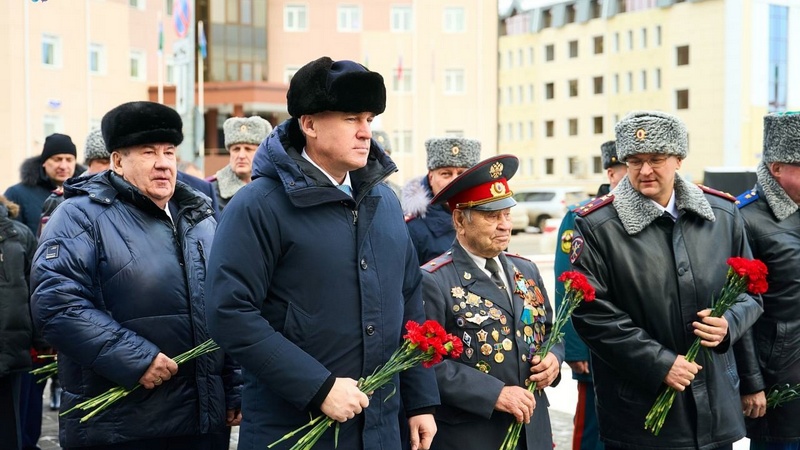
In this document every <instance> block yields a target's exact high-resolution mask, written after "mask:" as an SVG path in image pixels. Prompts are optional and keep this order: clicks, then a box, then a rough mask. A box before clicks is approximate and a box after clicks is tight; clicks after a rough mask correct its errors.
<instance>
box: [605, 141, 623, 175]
mask: <svg viewBox="0 0 800 450" xmlns="http://www.w3.org/2000/svg"><path fill="white" fill-rule="evenodd" d="M600 153H601V155H602V159H603V169H608V168H609V167H612V166H615V165H617V164H625V163H623V162H622V161H620V160H619V157H618V156H617V142H616V141H608V142H603V144H602V145H601V146H600Z"/></svg>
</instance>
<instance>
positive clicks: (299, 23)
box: [283, 5, 308, 31]
mask: <svg viewBox="0 0 800 450" xmlns="http://www.w3.org/2000/svg"><path fill="white" fill-rule="evenodd" d="M307 29H308V12H307V11H306V5H286V6H284V7H283V31H306V30H307Z"/></svg>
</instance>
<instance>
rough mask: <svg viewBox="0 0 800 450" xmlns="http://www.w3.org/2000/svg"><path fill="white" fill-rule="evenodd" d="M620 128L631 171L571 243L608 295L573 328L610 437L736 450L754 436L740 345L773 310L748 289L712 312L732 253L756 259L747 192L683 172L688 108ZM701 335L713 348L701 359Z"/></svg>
mask: <svg viewBox="0 0 800 450" xmlns="http://www.w3.org/2000/svg"><path fill="white" fill-rule="evenodd" d="M616 136H617V139H616V140H617V152H618V155H619V159H620V160H621V161H623V162H625V163H626V164H627V166H628V176H627V177H625V178H623V179H622V181H620V183H619V184H618V185H617V187H616V189H614V191H613V192H612V193H611V194H609V195H607V196H604V197H600V198H598V199H596V200H595V201H593V202H590V203H589V204H587V205H586V206H585V207H583V208H581V209H580V210H578V211H577V214H578V217H577V218H576V220H575V237H574V238H573V240H572V245H571V250H570V261H571V262H572V264H573V267H574V268H575V270H578V271H580V272H582V273H584V274H585V275H586V276H587V277H588V279H589V282H590V283H591V284H592V286H594V288H595V290H596V292H597V298H596V300H595V301H593V302H589V303H583V304H582V305H580V306H579V307H578V308H577V309H576V310H575V313H574V314H573V325H574V326H575V330H576V331H577V332H578V335H579V336H580V337H581V338H582V339H583V340H584V342H585V343H586V345H588V346H589V349H590V350H591V352H592V372H593V376H594V384H595V393H596V395H597V405H596V406H597V415H598V419H599V423H600V438H601V439H602V440H603V441H604V443H605V445H606V448H607V449H619V448H650V449H667V448H683V449H693V448H696V449H709V450H710V449H730V448H731V446H732V443H733V442H735V441H738V440H739V439H741V438H742V437H744V434H745V426H744V417H743V415H742V408H741V404H740V401H739V395H738V391H737V386H738V385H739V380H738V379H736V378H737V376H736V369H735V364H734V362H733V361H734V351H733V345H734V344H735V343H736V342H737V341H738V340H739V339H740V338H741V337H742V336H744V335H746V333H747V331H748V329H749V328H750V327H751V326H752V324H753V323H755V321H756V319H757V318H758V317H759V316H760V315H761V312H762V308H761V302H760V299H759V298H758V297H757V296H756V297H755V298H753V297H751V296H749V295H743V296H742V297H741V301H740V302H739V303H737V304H735V305H734V306H733V307H731V308H730V309H729V310H728V311H727V312H726V313H725V314H724V315H723V316H722V317H718V318H715V317H710V315H709V314H710V312H711V309H710V306H711V300H712V298H713V297H714V296H715V294H716V293H718V292H719V290H720V288H721V287H722V286H723V285H724V283H725V280H726V275H727V272H728V265H727V264H726V260H727V258H729V257H734V256H740V257H745V258H749V257H750V256H751V254H750V247H749V245H748V243H747V239H746V236H745V232H744V224H743V222H742V219H741V217H740V215H739V211H738V209H737V208H736V205H735V204H734V200H735V199H734V198H733V197H731V196H730V195H727V194H724V193H721V192H719V191H715V190H712V189H709V188H705V187H702V186H697V185H695V184H693V183H690V182H689V181H687V180H685V179H684V178H682V177H681V176H680V175H678V173H677V171H678V169H679V168H680V166H681V163H682V161H683V159H684V158H686V155H687V151H688V135H687V132H686V128H685V126H684V124H683V122H681V121H680V119H678V118H677V117H674V116H672V115H669V114H665V113H662V112H658V111H636V112H633V113H631V114H629V115H628V116H627V117H625V118H624V119H623V120H622V121H621V122H619V123H618V124H617V126H616ZM695 337H700V339H701V345H702V346H703V347H704V348H705V349H707V350H708V351H705V352H700V354H699V355H698V357H697V360H696V361H695V362H689V361H687V360H686V358H685V356H684V355H686V353H687V351H688V349H689V346H690V345H691V344H692V342H693V341H694V339H695ZM732 378H733V379H732ZM747 381H748V380H742V383H746V382H747ZM668 387H669V388H673V389H675V390H677V391H678V394H677V396H676V397H675V402H674V404H673V405H672V408H671V410H670V412H669V416H668V417H667V420H666V422H665V423H664V426H663V428H662V429H661V431H660V433H659V434H658V435H657V436H656V435H654V434H652V433H651V432H650V431H648V430H646V429H645V428H644V427H643V426H642V425H643V424H644V421H645V417H646V416H647V413H648V411H649V410H650V408H651V406H652V405H653V403H654V402H655V400H656V397H657V396H658V395H659V393H660V392H662V391H663V390H664V389H667V388H668Z"/></svg>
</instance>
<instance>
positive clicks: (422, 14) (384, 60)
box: [0, 0, 498, 190]
mask: <svg viewBox="0 0 800 450" xmlns="http://www.w3.org/2000/svg"><path fill="white" fill-rule="evenodd" d="M182 1H183V0H83V1H69V2H67V1H53V0H51V1H45V0H24V1H13V2H6V3H5V4H4V6H2V7H0V11H2V13H0V26H2V30H4V31H2V33H4V34H3V35H4V36H6V38H5V39H4V40H3V42H5V45H3V46H1V47H0V49H1V50H0V64H3V65H4V66H5V67H6V70H4V71H2V73H0V86H6V88H5V90H3V91H2V93H0V98H1V99H2V104H3V105H4V108H2V110H0V132H2V135H3V136H4V139H3V140H2V142H0V160H2V162H3V164H0V176H2V178H0V190H4V189H5V188H6V187H8V186H10V185H11V184H14V183H16V182H17V180H18V167H19V165H20V164H21V162H22V161H23V160H24V159H25V158H26V157H29V156H35V155H38V154H39V153H40V152H41V145H42V143H43V141H44V137H45V136H47V135H49V134H50V133H52V132H56V131H57V132H63V133H66V134H69V135H71V136H72V137H73V140H74V141H75V143H76V145H77V146H78V148H79V154H78V157H79V160H81V159H82V154H81V153H82V147H83V143H84V138H85V136H86V134H87V133H88V132H89V130H90V129H91V128H92V127H97V126H99V123H100V119H101V118H102V116H103V114H105V112H106V111H108V110H109V109H111V108H113V107H114V106H116V105H118V104H120V103H123V102H125V101H132V100H146V99H149V100H152V101H158V98H159V97H158V91H159V89H158V86H159V82H158V80H159V67H160V68H161V72H162V76H161V79H162V80H163V83H162V86H163V88H162V91H163V101H164V103H165V104H168V105H171V106H176V107H178V104H180V103H181V102H182V101H181V100H180V99H183V101H187V97H188V96H191V95H192V92H193V95H194V97H193V98H189V101H190V100H194V104H195V105H196V106H197V104H198V102H199V100H200V98H199V96H198V91H197V87H196V86H195V88H194V89H193V90H192V89H191V88H189V91H188V92H189V94H188V95H184V94H181V93H185V92H186V90H185V88H182V87H181V82H180V80H181V79H193V80H194V79H199V77H197V76H196V75H197V74H196V73H195V69H194V66H192V68H191V69H189V70H191V71H192V74H194V75H193V76H189V77H188V78H186V77H187V76H188V75H192V74H187V73H186V70H187V69H186V67H185V63H184V62H183V61H179V60H178V59H179V58H186V57H189V58H190V59H191V60H192V61H194V54H193V53H194V46H192V47H187V48H183V47H181V46H180V44H181V43H182V41H181V38H180V37H179V36H178V26H179V25H180V19H181V18H184V19H185V17H184V15H182V14H179V15H178V16H176V15H175V14H173V10H174V9H178V10H179V11H180V9H179V8H178V7H177V6H178V5H180V4H182ZM188 10H189V13H188V21H189V27H190V28H189V29H188V30H184V31H185V32H186V36H184V38H183V39H189V40H192V38H193V36H195V35H197V34H199V33H196V32H195V31H194V28H193V27H194V25H195V23H196V20H203V21H204V24H205V35H206V38H207V43H208V45H207V50H208V52H207V54H208V56H207V58H206V59H205V60H204V61H203V62H204V68H203V70H202V75H203V79H204V88H203V116H202V117H203V118H202V119H200V118H199V117H200V116H199V115H198V118H197V120H195V121H194V122H196V123H198V124H199V123H203V124H204V128H205V131H204V134H200V133H197V132H196V133H195V136H194V137H196V138H197V139H196V140H195V143H196V144H197V143H201V142H203V139H201V138H204V143H203V145H204V147H205V154H206V157H205V173H213V172H214V171H215V170H217V169H218V168H219V167H221V166H222V165H224V164H225V163H227V156H226V155H224V150H221V149H220V148H219V147H222V146H223V145H222V144H223V136H222V132H221V130H222V123H223V122H224V121H225V119H226V118H227V117H230V116H231V115H251V114H259V115H261V116H263V117H265V118H266V119H268V120H270V121H271V122H272V123H273V124H277V123H279V122H281V121H282V120H284V119H285V118H287V117H288V114H287V112H286V91H287V89H288V82H289V80H290V79H291V76H292V75H293V74H294V72H295V71H297V69H299V68H300V67H301V66H302V65H304V64H305V63H307V62H309V61H311V60H312V59H315V58H317V57H320V56H323V55H328V56H330V57H332V58H333V59H352V60H355V61H359V62H361V63H363V64H365V65H366V66H368V67H369V68H370V69H371V70H375V71H378V72H380V73H381V74H383V75H384V78H385V81H386V85H387V91H388V99H387V108H386V112H385V113H384V114H383V115H381V116H379V118H378V120H377V121H376V122H375V123H374V125H373V128H375V129H382V130H384V131H387V132H388V133H389V134H390V136H392V140H393V142H392V146H393V148H394V153H393V155H392V156H393V157H394V159H395V160H396V161H397V163H398V166H399V167H400V173H399V174H398V175H396V176H395V179H396V181H398V182H401V181H403V180H405V179H408V178H410V177H412V176H414V175H416V174H420V173H423V172H424V171H425V148H424V141H425V139H427V138H429V137H433V136H443V135H461V136H465V137H471V138H476V139H479V140H481V141H482V142H483V143H484V155H490V154H494V153H495V152H496V148H495V143H496V142H497V136H496V123H497V100H496V95H497V94H496V92H497V91H496V86H497V57H496V55H497V28H498V21H497V2H496V1H485V0H447V1H445V0H357V1H356V0H354V1H349V2H347V3H344V4H339V3H336V2H329V1H326V0H306V1H267V0H189V1H188ZM159 19H160V21H161V23H163V33H162V34H161V35H162V36H163V41H162V42H160V41H161V39H160V38H159V32H158V29H159ZM176 24H178V25H176ZM184 47H185V46H184ZM159 48H163V51H162V52H161V54H160V52H159ZM187 50H188V51H187ZM181 52H183V53H182V54H181ZM179 109H180V108H179ZM187 117H191V115H189V116H187ZM190 120H191V119H190ZM199 129H201V128H200V126H198V127H197V130H199ZM191 130H192V127H191V124H189V125H186V126H185V129H184V131H185V132H191ZM197 145H199V144H197ZM184 147H185V146H184ZM199 153H200V151H199V148H198V149H197V150H195V149H191V148H189V149H186V148H182V149H181V153H180V154H181V156H183V157H184V159H187V160H193V159H194V158H195V157H198V159H196V160H195V161H194V162H196V163H197V164H198V165H200V166H202V165H203V159H202V158H199V156H200V155H199Z"/></svg>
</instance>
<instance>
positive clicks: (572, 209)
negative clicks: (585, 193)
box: [567, 197, 597, 212]
mask: <svg viewBox="0 0 800 450" xmlns="http://www.w3.org/2000/svg"><path fill="white" fill-rule="evenodd" d="M595 199H597V197H592V198H589V199H586V200H583V201H580V202H578V203H573V204H572V205H569V206H567V211H569V212H575V211H577V210H578V208H580V207H581V206H583V205H585V204H587V203H589V202H593V201H595Z"/></svg>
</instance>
